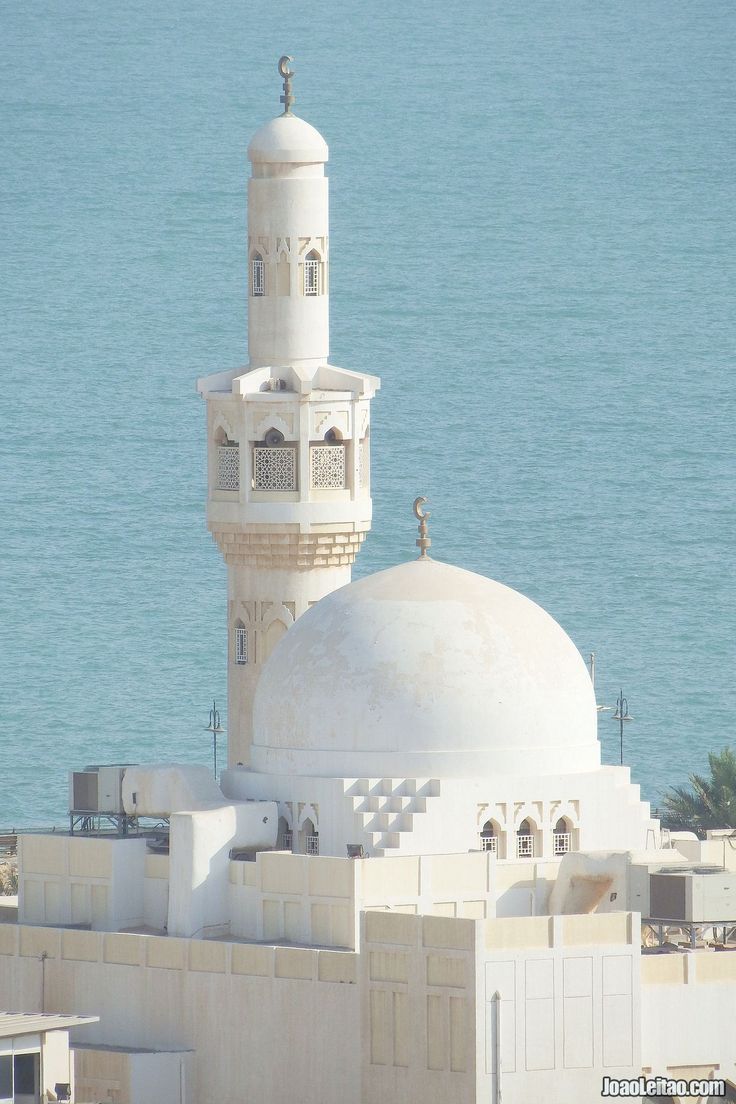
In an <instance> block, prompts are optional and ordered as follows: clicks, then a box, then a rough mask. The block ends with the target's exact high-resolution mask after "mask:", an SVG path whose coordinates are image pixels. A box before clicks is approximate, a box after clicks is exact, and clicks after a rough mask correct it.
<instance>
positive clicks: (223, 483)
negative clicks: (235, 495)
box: [217, 445, 240, 491]
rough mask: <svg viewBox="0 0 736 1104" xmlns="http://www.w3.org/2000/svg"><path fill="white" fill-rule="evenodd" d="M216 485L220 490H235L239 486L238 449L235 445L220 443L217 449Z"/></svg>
mask: <svg viewBox="0 0 736 1104" xmlns="http://www.w3.org/2000/svg"><path fill="white" fill-rule="evenodd" d="M217 486H218V489H219V490H221V491H237V490H238V489H239V487H240V449H239V448H238V446H237V445H220V446H219V447H218V449H217Z"/></svg>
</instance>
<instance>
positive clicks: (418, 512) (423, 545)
mask: <svg viewBox="0 0 736 1104" xmlns="http://www.w3.org/2000/svg"><path fill="white" fill-rule="evenodd" d="M426 501H427V499H426V498H425V496H424V495H419V496H418V497H417V498H415V499H414V517H415V518H417V519H418V521H419V536H418V537H417V541H416V545H417V548H418V549H419V559H422V557H423V556H424V557H426V558H427V559H429V556H428V554H427V552H428V549H429V548H430V547H431V545H432V541H431V540H430V539H429V531H428V528H427V521H428V520H429V518H430V517H431V516H432V515H431V514H430V512H429V510H423V509H422V506H424V504H425V502H426Z"/></svg>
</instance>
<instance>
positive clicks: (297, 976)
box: [274, 947, 317, 981]
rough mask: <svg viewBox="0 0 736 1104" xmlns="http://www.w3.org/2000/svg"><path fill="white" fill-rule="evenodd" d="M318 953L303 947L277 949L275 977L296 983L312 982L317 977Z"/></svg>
mask: <svg viewBox="0 0 736 1104" xmlns="http://www.w3.org/2000/svg"><path fill="white" fill-rule="evenodd" d="M316 954H317V952H316V951H314V950H311V949H309V948H304V949H302V948H301V947H277V948H276V951H275V955H274V975H275V977H277V978H293V979H294V980H296V981H312V980H313V979H314V976H315V957H316Z"/></svg>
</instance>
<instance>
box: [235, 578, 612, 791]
mask: <svg viewBox="0 0 736 1104" xmlns="http://www.w3.org/2000/svg"><path fill="white" fill-rule="evenodd" d="M253 724H254V736H253V748H252V755H251V769H252V770H254V771H258V772H261V773H268V774H281V775H283V774H298V775H321V776H329V777H355V778H358V777H369V778H382V777H393V778H398V777H411V778H430V777H431V778H442V777H445V778H470V777H488V776H490V775H492V774H498V773H500V774H505V775H529V774H534V775H542V774H562V773H568V772H578V771H587V770H592V769H595V768H596V767H598V766H599V765H600V751H599V745H598V740H597V735H596V730H597V712H596V706H595V698H594V694H593V689H592V686H591V682H590V677H589V675H588V671H587V668H586V666H585V663H584V662H583V659H582V657H581V655H580V653H579V652H578V650H577V648H576V647H575V645H574V644H573V643H572V641H571V640H570V638H569V637H568V636H567V634H566V633H565V632H564V631H563V629H561V628H560V626H559V625H558V624H557V622H556V621H554V620H553V618H552V617H550V616H549V614H548V613H545V611H544V610H543V609H541V608H540V607H539V606H537V605H536V604H535V603H534V602H532V601H530V599H528V598H525V597H524V596H523V595H522V594H519V593H517V591H515V590H511V589H510V588H509V587H506V586H503V585H502V584H501V583H497V582H493V581H492V580H490V579H486V578H485V577H483V576H481V575H476V574H474V573H473V572H470V571H464V570H462V569H460V568H457V567H451V566H449V565H448V564H443V563H438V562H437V561H435V560H431V559H429V558H426V557H425V558H422V559H418V560H414V561H412V562H410V563H406V564H401V565H400V566H398V567H392V568H389V569H388V570H387V571H380V572H378V573H377V574H375V575H370V576H368V577H367V578H364V579H360V580H358V581H357V582H354V583H350V584H349V585H348V586H344V587H342V588H341V589H340V590H336V591H334V592H333V593H332V594H329V595H328V596H327V597H326V598H323V599H322V600H321V601H320V602H318V603H317V604H316V605H315V606H313V607H312V609H310V610H309V611H308V612H307V613H305V614H304V615H303V616H302V617H301V618H299V620H298V621H297V622H296V624H295V625H294V626H293V627H292V628H291V629H290V630H289V632H288V633H286V635H285V636H284V637H283V638H282V639H281V640H280V641H279V643H278V645H277V646H276V648H275V649H274V651H273V653H272V655H271V656H270V658H269V659H268V661H267V662H266V664H265V665H264V668H263V671H262V674H261V677H260V680H259V684H258V689H257V691H256V695H255V701H254V716H253Z"/></svg>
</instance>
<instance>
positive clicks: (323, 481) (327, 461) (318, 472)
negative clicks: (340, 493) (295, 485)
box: [309, 426, 347, 490]
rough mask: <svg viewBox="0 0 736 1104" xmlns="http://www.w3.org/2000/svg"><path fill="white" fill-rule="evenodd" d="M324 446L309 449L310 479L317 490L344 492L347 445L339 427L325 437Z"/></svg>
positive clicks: (328, 432) (313, 446)
mask: <svg viewBox="0 0 736 1104" xmlns="http://www.w3.org/2000/svg"><path fill="white" fill-rule="evenodd" d="M324 441H325V444H324V445H311V446H310V449H309V466H310V479H311V484H312V487H313V489H315V490H343V489H344V488H345V485H346V483H345V479H346V475H347V471H346V466H345V456H346V452H345V444H344V442H343V438H342V433H341V432H340V430H339V429H338V428H337V426H332V427H331V428H330V429H328V430H327V432H326V433H325V435H324Z"/></svg>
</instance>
